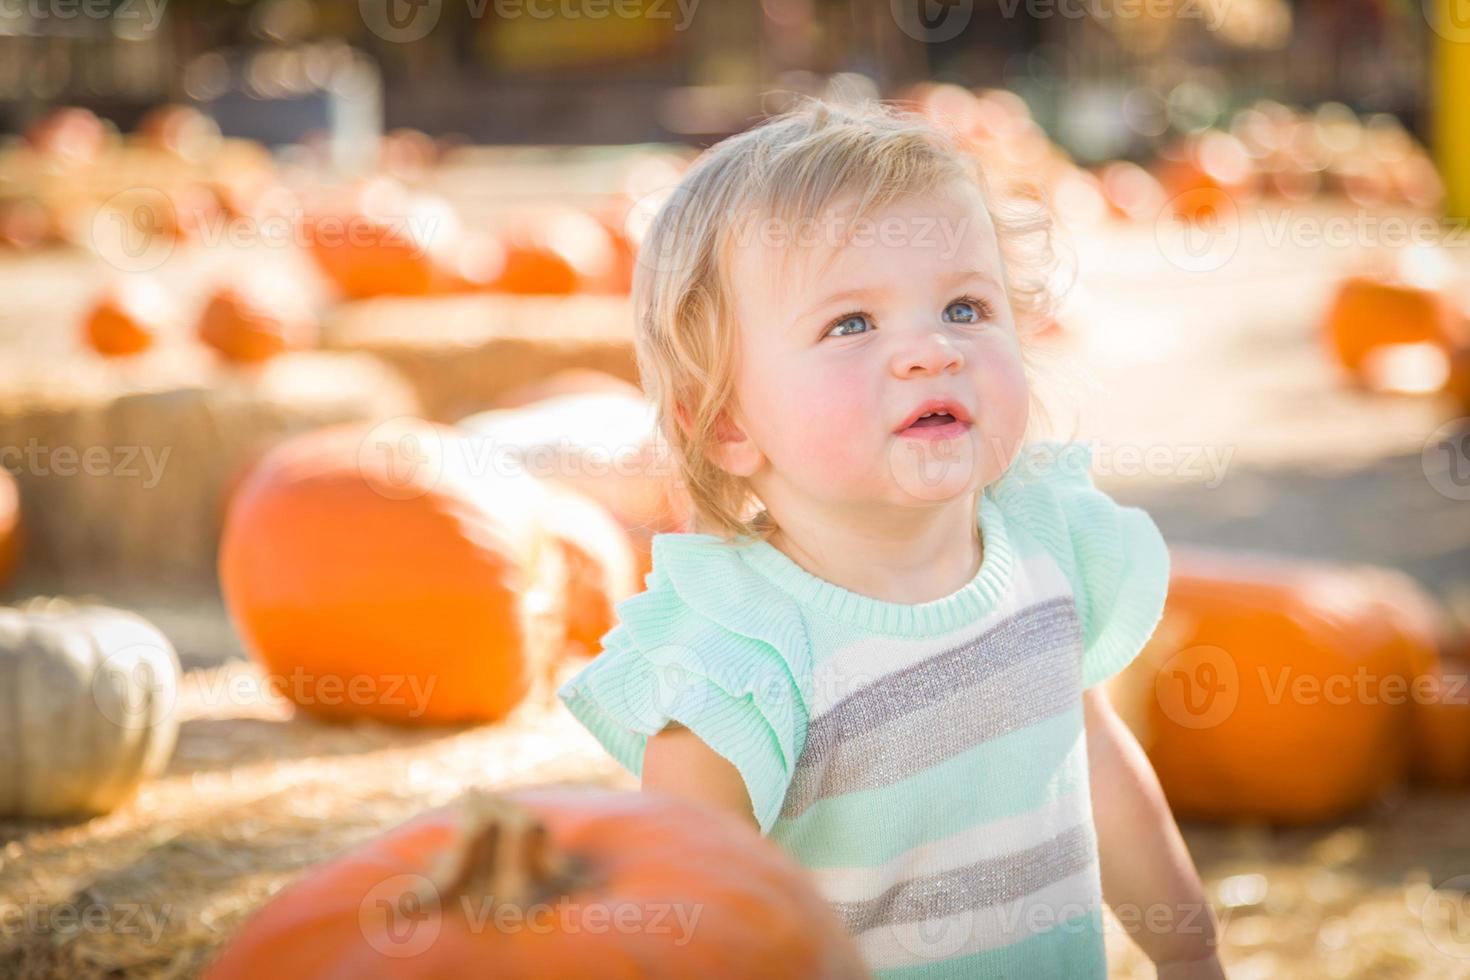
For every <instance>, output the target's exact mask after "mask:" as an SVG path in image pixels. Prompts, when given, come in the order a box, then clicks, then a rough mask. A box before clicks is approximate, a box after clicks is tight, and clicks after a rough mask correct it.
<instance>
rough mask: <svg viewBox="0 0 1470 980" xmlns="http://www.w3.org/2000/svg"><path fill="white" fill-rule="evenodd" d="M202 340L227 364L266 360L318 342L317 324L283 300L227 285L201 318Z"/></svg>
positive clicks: (251, 289)
mask: <svg viewBox="0 0 1470 980" xmlns="http://www.w3.org/2000/svg"><path fill="white" fill-rule="evenodd" d="M198 333H199V339H200V340H202V341H203V342H204V343H205V344H207V345H209V346H210V347H213V348H214V349H215V350H216V351H218V352H219V353H220V355H221V356H223V357H224V358H225V360H227V361H237V362H242V363H247V364H253V363H259V362H261V361H266V360H269V359H271V358H272V357H276V356H277V355H279V354H283V353H285V352H286V351H288V350H297V349H300V348H305V347H310V346H312V345H313V344H314V343H315V342H316V333H317V327H316V323H315V322H314V321H313V320H312V319H310V318H309V317H308V316H307V315H306V314H305V313H303V312H302V311H300V310H296V309H293V308H292V307H291V304H289V303H287V302H286V301H285V300H284V298H283V297H279V296H274V295H272V294H271V293H269V292H266V291H264V290H262V289H253V288H249V287H244V286H225V287H223V288H221V289H220V290H218V291H217V292H216V293H215V294H214V295H213V296H211V297H210V299H209V302H208V303H206V304H205V307H204V311H203V312H202V313H201V314H200V316H199V327H198Z"/></svg>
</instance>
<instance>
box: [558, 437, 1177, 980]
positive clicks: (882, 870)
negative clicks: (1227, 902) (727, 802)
mask: <svg viewBox="0 0 1470 980" xmlns="http://www.w3.org/2000/svg"><path fill="white" fill-rule="evenodd" d="M1089 466H1090V457H1089V454H1088V452H1087V450H1086V447H1085V446H1083V445H1081V444H1076V443H1071V444H1060V443H1054V442H1045V443H1037V444H1033V445H1030V446H1027V447H1026V448H1025V449H1024V450H1023V451H1022V452H1021V453H1020V454H1018V456H1017V457H1016V460H1015V461H1014V462H1013V463H1012V464H1011V466H1010V468H1009V469H1008V470H1007V471H1006V473H1005V474H1004V475H1003V476H1002V477H1001V478H1000V479H999V480H997V481H996V482H995V483H993V484H992V485H990V486H989V487H987V488H986V489H985V491H984V492H983V493H982V494H981V495H980V497H979V504H978V507H977V514H976V517H977V521H978V523H979V526H980V531H981V537H982V541H983V547H984V554H983V559H982V562H981V566H980V569H979V571H978V572H977V573H976V575H975V577H974V578H973V579H972V580H971V581H970V582H968V583H967V584H965V585H964V586H963V587H962V588H960V589H959V590H958V591H957V592H954V593H952V594H951V595H948V596H945V597H944V598H941V599H936V600H933V601H931V602H924V603H918V604H905V603H892V602H883V601H879V600H875V599H871V598H869V597H866V596H862V595H859V594H858V593H855V592H851V591H848V590H846V589H843V588H840V587H838V586H836V585H834V584H832V583H830V582H827V581H826V580H824V579H821V578H819V577H817V576H815V575H812V574H811V573H809V572H807V571H806V570H805V569H803V568H802V567H801V566H800V565H798V564H796V563H795V562H794V561H792V560H791V559H790V558H788V557H787V556H786V555H785V554H783V553H782V552H780V551H778V550H777V549H776V548H774V547H773V546H771V545H768V544H766V543H764V542H754V543H743V544H739V545H734V544H727V543H725V542H723V541H721V540H720V539H719V538H717V537H715V536H713V535H704V534H664V535H659V536H657V537H655V539H654V542H653V571H652V572H650V573H649V575H648V578H647V581H646V585H647V588H646V590H645V591H644V592H642V593H639V594H638V595H636V596H634V597H632V598H630V599H627V600H625V601H624V602H623V603H621V604H620V605H619V607H618V612H619V616H620V621H619V623H618V625H617V626H616V627H614V629H612V630H611V631H610V632H609V633H608V634H607V635H606V636H605V637H604V638H603V640H604V650H603V652H602V653H601V654H600V655H599V656H598V657H596V658H595V659H594V660H593V661H592V662H591V663H589V664H588V666H587V667H585V668H584V669H583V670H582V671H581V672H580V673H578V674H577V675H576V676H575V677H573V678H571V679H570V680H568V681H567V682H566V684H564V685H563V686H562V688H561V689H560V690H559V691H558V694H559V696H560V697H561V699H562V700H563V701H564V702H565V704H566V705H567V707H568V708H569V709H570V710H571V711H572V713H573V714H574V715H575V716H576V717H577V719H578V720H579V721H580V722H581V723H582V724H583V725H585V726H586V727H587V729H588V730H589V731H590V732H592V734H593V735H594V736H596V738H597V739H598V740H599V741H600V742H601V743H602V744H603V745H604V746H605V747H606V748H607V750H608V752H609V753H611V754H612V755H613V757H614V758H616V759H617V760H618V761H619V762H620V763H622V764H623V765H624V766H626V767H627V768H628V769H630V770H631V771H632V772H633V773H635V774H641V770H642V761H643V748H644V745H645V744H646V741H647V737H648V736H649V735H651V734H653V733H655V732H657V731H659V730H660V729H662V728H663V727H664V726H665V725H666V724H667V723H668V722H669V720H671V719H672V720H677V721H679V722H680V723H682V724H683V725H685V726H686V727H687V728H689V729H690V730H691V731H693V732H694V733H695V734H696V735H697V736H699V737H700V738H701V739H703V740H704V741H705V742H706V743H707V744H708V745H709V746H710V747H711V748H712V749H714V750H715V751H717V752H719V753H720V754H721V755H722V756H724V757H725V758H727V759H729V760H730V761H731V762H732V763H733V764H734V765H735V767H736V768H737V769H738V770H739V772H740V774H741V776H742V777H743V778H744V781H745V784H746V788H747V790H748V791H749V793H750V798H751V802H752V804H753V806H754V809H755V816H756V819H757V821H758V822H759V825H760V829H761V832H762V833H763V834H765V835H766V836H768V837H769V838H771V839H772V840H773V841H775V842H777V843H778V844H780V845H781V846H782V847H783V848H784V849H786V850H787V851H788V852H789V853H790V854H791V855H792V856H793V857H794V858H795V859H796V860H797V861H798V862H799V863H800V864H802V865H803V866H804V867H806V868H807V869H808V870H809V871H810V873H811V874H812V876H813V877H814V879H815V881H816V883H817V885H818V887H819V889H820V890H821V892H822V894H823V895H825V896H826V898H827V900H828V902H829V903H830V905H831V906H832V908H833V909H834V911H835V912H836V913H837V915H838V916H839V917H840V918H841V919H842V921H843V922H844V923H846V925H847V927H848V929H849V931H850V933H851V935H852V936H853V938H854V941H855V942H856V943H857V945H858V948H859V949H860V950H861V952H862V953H863V956H864V958H865V960H866V961H867V963H868V964H869V966H870V967H871V968H872V970H873V972H874V974H875V975H876V976H878V977H881V978H904V980H909V978H924V980H928V978H935V977H966V978H988V977H1011V978H1027V980H1030V978H1047V977H1057V978H1087V977H1104V976H1106V973H1107V969H1106V961H1105V956H1104V949H1103V932H1102V929H1103V925H1102V917H1101V912H1102V894H1101V881H1100V877H1099V871H1098V857H1097V841H1096V832H1095V830H1094V827H1093V823H1092V810H1091V803H1090V796H1089V791H1088V769H1087V751H1086V739H1085V734H1084V730H1083V724H1082V700H1081V699H1082V692H1083V690H1084V689H1085V688H1087V687H1089V686H1091V685H1093V684H1096V683H1098V682H1099V681H1102V680H1104V679H1106V678H1107V677H1109V676H1111V675H1112V674H1114V673H1116V672H1117V671H1118V670H1119V669H1121V668H1122V667H1123V666H1125V665H1126V664H1127V663H1128V661H1130V660H1131V659H1132V658H1133V657H1134V656H1135V655H1136V654H1137V652H1138V650H1139V649H1140V647H1142V645H1143V643H1144V642H1145V641H1146V640H1147V639H1148V637H1149V635H1150V634H1151V633H1152V632H1153V629H1154V626H1155V625H1156V624H1157V622H1158V619H1159V617H1160V615H1161V614H1162V611H1163V602H1164V595H1165V592H1166V590H1167V581H1168V553H1167V551H1166V549H1165V546H1164V542H1163V539H1162V537H1161V536H1160V534H1159V532H1158V529H1157V528H1156V527H1155V526H1154V523H1153V521H1152V520H1150V519H1149V517H1148V515H1147V514H1146V513H1144V512H1143V511H1142V510H1139V509H1137V508H1132V507H1121V506H1119V505H1118V504H1116V503H1115V502H1114V501H1112V500H1111V498H1109V497H1108V496H1106V495H1105V494H1103V493H1102V492H1101V491H1099V490H1098V489H1096V487H1095V486H1094V485H1093V482H1092V478H1091V475H1090V472H1089Z"/></svg>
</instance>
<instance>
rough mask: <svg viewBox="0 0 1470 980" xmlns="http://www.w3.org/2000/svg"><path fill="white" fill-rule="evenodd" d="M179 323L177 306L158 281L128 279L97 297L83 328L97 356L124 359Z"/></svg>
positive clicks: (147, 278)
mask: <svg viewBox="0 0 1470 980" xmlns="http://www.w3.org/2000/svg"><path fill="white" fill-rule="evenodd" d="M178 322H179V310H178V306H177V304H176V303H175V302H174V301H173V299H172V297H170V296H169V294H168V291H167V290H166V289H164V287H163V285H162V284H161V283H159V282H158V280H156V279H153V278H151V277H149V276H130V277H128V278H126V279H123V280H120V281H119V282H117V283H116V284H114V285H112V286H110V287H109V288H108V289H106V290H105V291H104V292H103V293H102V295H101V296H99V297H98V298H97V300H96V301H95V302H94V303H93V305H92V309H91V310H90V311H89V312H88V313H87V318H86V320H85V321H84V323H83V326H82V329H83V332H84V335H85V337H86V339H87V343H88V344H89V345H91V347H92V349H93V350H95V351H97V353H99V354H106V355H108V356H123V355H128V354H137V353H140V352H142V351H145V350H147V349H148V348H150V347H152V346H153V345H154V344H155V343H156V342H157V341H158V338H159V335H160V334H163V333H167V332H168V331H169V330H171V329H174V328H175V327H176V325H177V324H178Z"/></svg>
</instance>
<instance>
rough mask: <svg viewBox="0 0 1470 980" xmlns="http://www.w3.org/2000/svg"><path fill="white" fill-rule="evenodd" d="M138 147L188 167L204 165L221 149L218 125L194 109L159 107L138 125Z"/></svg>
mask: <svg viewBox="0 0 1470 980" xmlns="http://www.w3.org/2000/svg"><path fill="white" fill-rule="evenodd" d="M134 136H135V138H136V139H137V140H138V142H139V143H142V144H143V145H145V146H149V147H152V148H154V149H157V150H163V151H165V152H167V153H171V154H173V155H174V156H177V157H178V158H179V159H181V160H184V161H186V162H188V163H204V162H205V161H207V160H210V159H211V158H213V156H214V155H215V154H216V153H218V152H219V149H220V147H221V146H222V145H223V142H224V141H223V138H222V137H221V135H220V128H219V124H218V123H217V122H215V121H214V120H213V119H212V118H211V117H209V116H206V115H205V114H204V113H202V112H200V111H199V110H198V109H196V108H194V107H193V106H187V105H176V104H171V105H161V106H156V107H155V108H153V109H150V110H149V111H148V112H147V113H146V114H145V115H144V116H143V118H142V119H141V120H139V121H138V125H137V128H136V129H135V130H134Z"/></svg>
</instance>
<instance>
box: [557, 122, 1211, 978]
mask: <svg viewBox="0 0 1470 980" xmlns="http://www.w3.org/2000/svg"><path fill="white" fill-rule="evenodd" d="M985 188H986V185H985V183H984V181H983V175H982V174H981V173H980V171H979V170H978V168H977V166H976V165H975V163H974V162H973V160H972V158H971V156H970V155H969V154H968V153H966V152H964V151H962V150H961V149H959V148H958V147H957V146H956V145H955V143H954V142H953V141H952V139H951V138H950V137H949V136H947V135H946V134H945V133H944V132H943V131H942V130H940V129H939V128H937V127H935V126H933V125H931V124H929V123H928V122H926V121H924V120H923V119H921V118H919V117H916V116H913V115H911V114H909V113H906V112H902V111H899V110H897V109H893V108H890V107H886V106H882V105H876V104H875V105H869V106H866V107H862V108H856V109H853V108H842V107H838V106H833V105H828V104H826V103H822V102H817V101H808V102H805V103H803V104H802V105H800V106H799V107H798V108H796V109H794V110H792V111H790V112H787V113H785V114H783V115H781V116H778V117H775V118H773V119H770V120H767V121H766V122H764V123H763V124H761V125H758V126H756V127H755V128H753V129H751V130H749V131H747V132H744V133H741V134H739V135H737V136H733V137H731V138H729V139H727V140H725V141H723V142H721V143H720V144H718V145H716V146H714V147H713V148H711V149H710V150H709V151H707V152H706V153H705V154H704V155H703V156H702V157H701V158H700V159H699V160H698V161H696V163H695V164H694V165H693V166H692V167H691V168H690V170H689V172H688V173H687V174H686V175H685V176H684V178H683V180H682V181H681V182H680V184H679V186H678V188H677V189H676V190H675V191H674V193H673V195H672V196H671V197H670V198H669V199H668V201H667V202H666V203H664V204H663V206H662V207H661V208H660V210H659V212H658V214H657V216H656V217H655V219H654V221H653V224H652V225H651V227H650V229H649V232H648V235H647V237H646V238H645V240H644V242H643V247H642V251H641V253H640V260H639V269H638V273H637V282H636V283H635V287H634V304H635V309H636V312H637V337H636V344H637V355H638V361H639V367H640V371H641V373H642V377H643V383H644V388H645V390H646V391H647V392H648V394H649V396H650V397H651V398H652V399H653V400H654V402H655V404H656V406H657V409H658V412H659V418H660V424H661V429H662V431H663V434H664V436H665V437H666V438H667V440H668V443H669V446H670V449H671V451H672V454H673V459H674V460H675V461H676V462H677V465H678V471H679V477H680V480H681V482H682V484H683V486H684V487H685V488H686V489H687V491H688V494H689V499H690V500H691V502H692V504H693V512H692V513H693V527H694V528H695V531H694V532H693V533H681V534H659V535H656V536H655V537H654V539H653V544H652V548H653V552H652V557H653V569H652V571H651V572H650V573H649V574H648V576H647V578H646V586H647V587H646V589H645V591H643V592H642V593H640V594H638V595H636V596H634V597H632V598H630V599H627V600H625V601H624V602H622V603H621V604H620V605H619V607H618V613H619V619H620V622H619V624H618V625H617V626H616V627H614V628H613V629H612V630H611V631H609V632H608V633H607V635H606V636H605V637H603V645H604V649H603V652H602V653H601V654H599V655H598V656H597V657H596V658H595V659H594V660H593V661H592V662H591V663H590V664H589V665H588V666H587V667H586V668H585V669H583V670H582V671H581V672H580V673H579V674H578V675H577V676H576V677H574V678H572V679H570V680H569V681H567V683H566V684H565V685H563V686H562V688H561V689H560V690H559V691H558V695H559V697H561V699H562V700H563V701H564V702H565V703H566V705H567V707H568V708H569V709H570V710H571V711H572V713H573V714H574V715H575V716H576V717H577V718H578V719H579V720H580V721H581V723H582V724H584V725H585V726H586V727H587V728H588V729H589V730H590V731H591V732H592V733H593V735H595V736H596V737H597V739H598V740H599V741H600V742H601V743H602V744H603V745H604V746H605V747H606V748H607V750H608V751H609V752H610V753H611V754H612V755H613V756H614V757H615V758H616V759H617V760H618V761H619V762H620V763H622V764H623V765H624V766H626V767H627V768H628V769H630V770H631V771H632V772H633V773H634V774H641V776H642V780H643V786H644V788H645V789H646V790H654V791H661V792H666V793H671V794H676V795H679V796H683V797H686V798H693V799H696V800H700V801H702V802H704V803H707V804H709V805H711V806H714V807H718V808H722V809H726V810H729V811H731V812H733V813H735V814H737V815H739V816H740V817H741V818H743V819H745V820H747V821H749V822H750V824H751V826H752V828H753V829H755V830H757V831H758V832H759V833H760V834H762V835H766V836H769V837H770V838H772V839H773V840H774V841H776V842H777V843H779V844H780V845H781V846H782V847H783V848H785V849H786V850H787V851H788V852H789V853H790V854H791V855H793V856H794V857H795V859H796V860H797V861H799V862H800V863H801V864H802V865H803V866H804V867H806V868H807V869H809V871H810V873H811V875H812V876H813V877H814V879H815V881H816V883H817V885H818V887H819V888H820V890H821V892H822V893H823V894H824V895H825V896H826V898H827V899H828V901H829V902H830V904H831V906H832V908H833V909H834V910H835V911H836V913H837V915H838V916H839V917H840V918H841V919H842V921H843V922H844V923H845V924H846V925H847V927H848V929H849V931H850V932H851V934H852V936H853V938H854V940H855V942H856V943H857V945H858V947H859V949H860V950H861V952H862V954H863V956H864V959H865V960H866V962H867V963H868V964H869V965H870V966H871V968H872V970H873V972H874V973H875V975H877V976H880V977H903V978H919V977H923V978H929V977H1015V978H1028V980H1029V978H1041V977H1058V978H1084V977H1101V976H1105V975H1106V972H1107V971H1106V960H1105V956H1104V945H1103V919H1102V914H1101V913H1102V910H1101V901H1102V893H1103V891H1104V890H1106V891H1107V897H1108V900H1109V902H1110V903H1111V905H1112V906H1113V909H1114V911H1115V913H1118V914H1117V919H1118V921H1119V922H1121V923H1122V924H1123V925H1124V926H1125V927H1128V928H1129V929H1130V931H1131V932H1132V934H1133V936H1134V938H1135V939H1136V941H1137V942H1138V943H1139V944H1140V945H1141V946H1142V947H1143V948H1144V950H1145V952H1147V953H1148V954H1149V955H1150V956H1151V957H1152V958H1153V959H1154V961H1155V962H1156V963H1158V964H1159V974H1160V976H1175V977H1185V976H1189V977H1218V976H1221V975H1222V974H1221V971H1220V967H1219V963H1218V960H1217V959H1216V958H1215V952H1214V920H1213V918H1212V916H1211V913H1210V910H1209V907H1208V904H1207V902H1206V900H1205V898H1204V896H1203V893H1202V890H1201V888H1200V885H1199V881H1198V877H1197V876H1196V874H1195V871H1194V868H1193V866H1192V864H1191V862H1190V860H1189V856H1188V853H1187V852H1186V850H1185V848H1184V845H1183V842H1182V840H1181V838H1180V836H1179V834H1178V830H1177V828H1176V827H1175V825H1174V822H1173V820H1172V819H1171V817H1170V815H1169V812H1168V810H1167V807H1166V806H1165V805H1164V803H1163V800H1162V796H1161V794H1160V793H1159V790H1158V784H1157V781H1156V780H1155V778H1154V776H1153V773H1152V771H1151V770H1150V769H1149V768H1148V763H1147V761H1146V759H1145V758H1144V756H1143V754H1142V752H1141V751H1140V750H1139V748H1138V746H1137V744H1136V742H1134V741H1133V740H1132V738H1131V736H1130V735H1129V734H1128V731H1127V729H1126V728H1124V727H1123V725H1122V724H1121V723H1120V722H1119V720H1118V718H1117V716H1116V715H1115V714H1113V713H1112V711H1111V709H1110V708H1109V707H1108V704H1107V701H1106V699H1105V696H1104V695H1103V694H1102V691H1101V689H1100V688H1098V687H1097V685H1098V684H1099V683H1100V682H1101V681H1103V680H1105V679H1106V678H1108V677H1109V676H1111V675H1113V674H1114V673H1116V672H1117V671H1118V670H1119V669H1121V668H1122V667H1123V666H1124V665H1126V664H1127V663H1128V662H1129V661H1130V660H1131V659H1132V658H1133V657H1134V656H1135V655H1136V654H1137V652H1138V650H1139V648H1140V647H1141V646H1142V645H1143V643H1144V642H1145V641H1146V640H1147V639H1148V637H1149V635H1150V633H1151V632H1152V631H1153V629H1154V626H1155V624H1156V623H1157V621H1158V619H1159V617H1160V615H1161V613H1162V609H1163V602H1164V595H1165V592H1166V588H1167V580H1168V556H1167V552H1166V550H1165V547H1164V542H1163V539H1162V538H1161V537H1160V535H1159V532H1158V530H1157V528H1156V527H1155V526H1154V524H1153V522H1152V521H1151V520H1150V519H1149V517H1148V516H1147V515H1146V514H1145V513H1144V512H1143V511H1141V510H1138V509H1136V508H1131V507H1120V506H1118V505H1117V504H1116V503H1114V502H1113V501H1112V500H1111V499H1110V498H1109V497H1107V496H1106V495H1104V494H1103V493H1101V492H1100V491H1098V490H1097V489H1096V488H1095V487H1094V486H1093V483H1092V479H1091V477H1090V475H1089V472H1088V467H1089V464H1090V459H1089V457H1088V454H1087V451H1086V448H1085V447H1084V446H1083V445H1081V444H1078V443H1057V442H1051V441H1046V442H1039V441H1028V439H1027V434H1028V431H1030V430H1031V429H1033V428H1034V418H1035V414H1036V413H1034V412H1033V411H1032V406H1031V401H1032V386H1031V383H1030V374H1031V371H1030V365H1029V360H1028V347H1027V346H1026V345H1025V344H1024V343H1023V333H1024V329H1023V327H1024V326H1025V325H1027V324H1029V323H1034V322H1035V320H1036V316H1037V315H1038V313H1039V312H1040V310H1041V308H1042V306H1043V304H1044V301H1045V299H1046V288H1045V281H1046V270H1045V268H1044V267H1037V266H1036V265H1035V264H1034V263H1032V262H1028V258H1027V257H1028V255H1034V252H1028V249H1027V248H1026V246H1027V244H1028V243H1035V242H1036V241H1037V240H1038V239H1037V237H1036V235H1037V234H1040V235H1042V236H1043V239H1042V240H1044V236H1045V233H1046V231H1047V229H1046V227H1045V226H1044V225H1042V224H1038V223H1032V224H1029V225H1027V224H1023V223H1018V222H1017V221H1016V220H1014V219H1012V218H1010V217H1007V216H1006V215H1004V214H1003V213H1001V211H1000V209H999V208H993V207H992V206H991V204H990V201H989V198H988V195H987V192H986V189H985ZM757 502H758V505H759V506H757ZM1145 913H1147V914H1146V915H1145ZM1130 919H1131V920H1132V921H1130Z"/></svg>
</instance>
